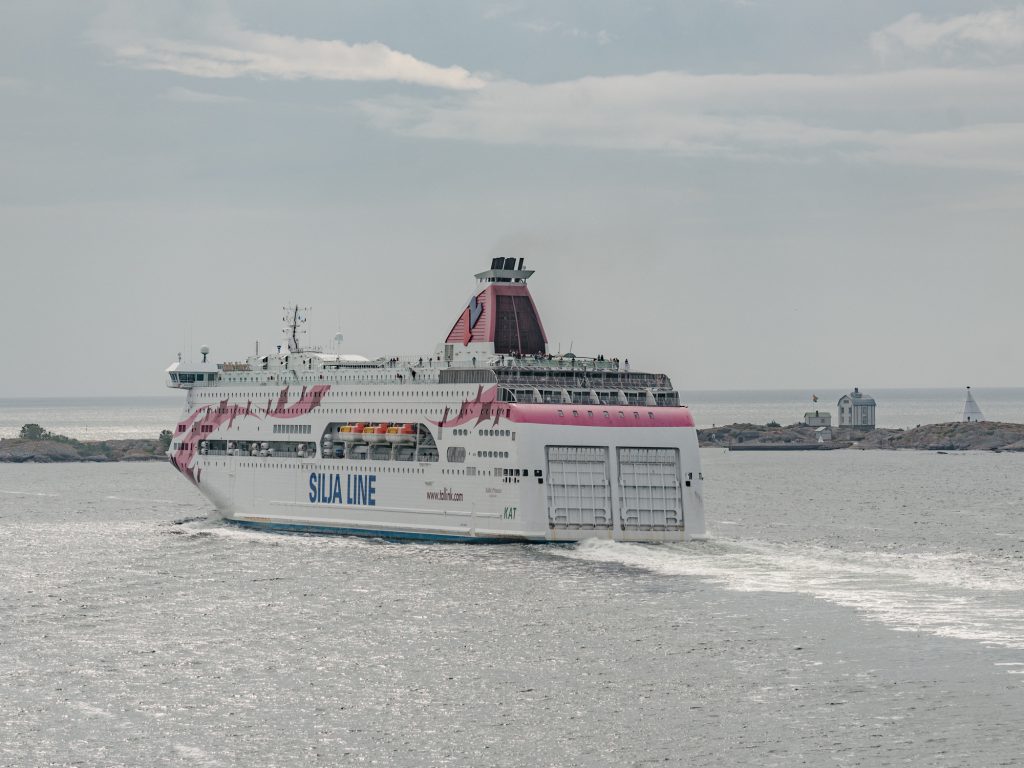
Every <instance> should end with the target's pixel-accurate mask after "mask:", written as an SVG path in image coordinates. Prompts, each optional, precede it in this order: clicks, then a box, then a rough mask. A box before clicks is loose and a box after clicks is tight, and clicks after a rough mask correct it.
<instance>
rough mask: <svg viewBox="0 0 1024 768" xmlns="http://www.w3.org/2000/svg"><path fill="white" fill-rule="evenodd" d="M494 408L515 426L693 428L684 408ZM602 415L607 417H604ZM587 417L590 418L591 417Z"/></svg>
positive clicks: (551, 405)
mask: <svg viewBox="0 0 1024 768" xmlns="http://www.w3.org/2000/svg"><path fill="white" fill-rule="evenodd" d="M498 407H500V408H502V409H503V410H506V414H505V417H506V418H507V419H508V420H509V421H512V422H516V423H519V424H558V425H560V426H563V427H692V426H693V425H694V422H693V414H692V413H690V409H689V408H686V407H685V406H679V407H664V406H661V407H658V406H638V405H580V404H578V403H577V404H575V405H570V404H561V405H560V404H548V403H545V404H543V405H542V404H529V403H523V404H517V403H510V404H508V405H505V404H502V405H500V406H498ZM606 413H607V414H608V415H607V416H605V414H606ZM620 413H621V414H622V416H621V417H620V416H619V414H620ZM559 414H562V415H559ZM573 414H576V415H575V416H574V415H573ZM589 414H593V416H591V415H589Z"/></svg>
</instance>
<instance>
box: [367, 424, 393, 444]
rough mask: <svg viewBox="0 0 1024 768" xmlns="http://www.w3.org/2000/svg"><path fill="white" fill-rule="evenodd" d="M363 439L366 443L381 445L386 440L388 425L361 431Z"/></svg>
mask: <svg viewBox="0 0 1024 768" xmlns="http://www.w3.org/2000/svg"><path fill="white" fill-rule="evenodd" d="M363 439H364V440H366V442H368V443H383V442H384V441H386V440H387V439H388V425H387V424H378V425H377V426H376V427H367V428H366V429H364V430H363Z"/></svg>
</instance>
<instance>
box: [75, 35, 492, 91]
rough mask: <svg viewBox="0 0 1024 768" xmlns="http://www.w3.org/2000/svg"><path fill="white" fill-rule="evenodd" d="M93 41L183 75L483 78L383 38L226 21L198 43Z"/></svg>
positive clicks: (475, 82)
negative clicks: (324, 36)
mask: <svg viewBox="0 0 1024 768" xmlns="http://www.w3.org/2000/svg"><path fill="white" fill-rule="evenodd" d="M94 39H95V40H96V41H97V42H99V43H100V44H101V45H103V46H104V47H106V48H107V49H108V50H109V51H110V53H111V54H112V55H113V56H114V57H115V58H116V59H117V60H119V61H120V62H122V63H124V64H126V65H128V66H133V67H137V68H139V69H151V70H163V71H167V72H176V73H178V74H181V75H186V76H189V77H201V78H235V77H247V76H249V77H264V78H273V79H280V80H298V79H311V80H350V81H355V80H360V81H395V82H401V83H412V84H415V85H424V86H431V87H435V88H445V89H451V90H472V89H475V88H480V87H482V86H483V85H484V80H483V79H482V78H480V77H478V76H475V75H473V74H471V73H470V72H469V71H468V70H466V69H464V68H462V67H458V66H450V67H439V66H435V65H433V64H429V63H427V62H424V61H421V60H419V59H417V58H416V57H414V56H411V55H410V54H407V53H402V52H400V51H396V50H393V49H391V48H389V47H388V46H386V45H384V44H383V43H379V42H372V43H355V44H349V43H346V42H343V41H341V40H318V39H314V38H308V37H292V36H289V35H277V34H270V33H265V32H253V31H250V30H245V29H241V28H240V27H238V26H237V24H235V23H234V22H232V21H230V20H229V21H227V22H224V21H223V20H221V23H218V24H209V25H207V29H205V30H204V32H203V39H198V40H197V39H183V38H167V37H139V38H135V37H133V36H132V35H131V34H130V33H126V32H124V31H122V32H118V33H113V32H111V31H109V30H107V31H100V32H97V33H96V34H95V35H94Z"/></svg>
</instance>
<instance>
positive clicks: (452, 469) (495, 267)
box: [166, 258, 705, 543]
mask: <svg viewBox="0 0 1024 768" xmlns="http://www.w3.org/2000/svg"><path fill="white" fill-rule="evenodd" d="M533 274H534V273H533V271H532V270H528V269H525V268H524V264H523V259H519V260H518V263H517V261H516V259H508V258H497V259H493V260H492V262H491V265H490V269H487V270H485V271H483V272H480V273H479V274H477V275H476V287H475V290H473V292H472V295H471V297H470V299H469V301H468V304H467V305H466V306H465V307H464V308H463V309H462V311H461V313H460V314H459V316H458V319H456V320H455V323H454V324H453V325H452V327H451V330H450V331H449V332H448V334H447V337H446V338H445V339H444V341H443V342H441V343H440V344H438V345H437V347H436V349H435V350H434V351H433V352H432V353H430V354H425V355H422V356H421V355H414V356H394V357H392V356H385V357H378V358H374V359H370V358H366V357H362V356H359V355H351V354H338V353H336V352H335V353H330V352H325V351H323V350H322V349H319V348H312V347H308V346H305V345H303V344H302V343H300V339H301V337H302V323H303V321H304V317H303V314H302V310H300V308H298V307H291V308H289V309H288V310H287V314H286V317H285V320H286V322H287V326H288V327H287V328H286V329H285V330H286V334H287V344H286V345H285V344H282V346H279V347H277V350H276V352H272V353H270V354H263V355H260V354H259V352H257V354H256V355H254V356H251V357H249V358H248V359H247V360H245V362H225V363H214V362H207V357H208V355H209V350H208V349H207V348H206V347H203V348H202V350H201V352H202V362H201V363H195V364H190V363H186V362H182V361H181V360H180V356H179V361H178V362H176V363H174V364H172V365H171V366H170V367H169V368H168V369H167V371H166V374H167V385H168V386H169V387H174V388H178V389H184V390H186V391H187V398H186V402H185V408H184V410H183V412H182V415H181V417H180V421H179V423H178V424H177V425H176V427H175V429H174V431H173V438H172V441H171V445H170V449H169V451H168V455H169V458H170V461H171V464H172V465H173V466H174V467H175V469H177V470H178V471H179V472H180V473H181V474H182V475H184V476H185V477H186V478H187V479H188V480H189V481H190V482H191V483H193V484H194V485H195V487H196V488H197V489H198V490H199V492H200V493H202V494H203V495H204V496H205V497H206V498H207V499H209V501H210V502H211V503H212V505H213V507H214V511H213V512H212V513H211V516H214V515H216V516H218V517H220V518H222V519H223V520H224V521H226V522H228V523H233V524H237V525H242V526H248V527H253V528H261V529H269V530H281V531H296V532H306V533H337V534H352V535H362V536H376V537H395V538H405V539H427V540H445V541H458V542H486V543H498V542H573V541H579V540H581V539H587V538H601V539H609V540H615V541H639V542H672V541H681V540H684V539H692V538H703V537H704V535H705V528H704V503H703V495H702V485H703V476H702V474H701V470H700V455H699V451H698V448H697V433H696V429H695V427H694V422H693V417H692V416H691V414H690V411H689V410H688V409H687V408H686V407H685V406H683V405H680V402H679V393H678V392H677V391H676V390H675V389H674V388H673V386H672V382H671V381H670V380H669V378H668V376H666V375H665V374H663V373H645V372H643V371H638V370H630V366H629V364H628V361H627V360H626V359H625V357H623V358H622V359H621V360H620V359H618V358H613V359H607V358H605V357H604V356H603V355H598V356H596V357H584V356H581V355H573V354H572V353H569V354H552V353H551V351H550V349H549V347H548V341H547V336H546V335H545V332H544V326H543V325H542V324H541V320H540V315H539V314H538V312H537V307H536V305H535V304H534V301H533V298H532V296H531V295H530V290H529V288H528V287H527V281H528V280H529V279H530V277H531V276H532V275H533Z"/></svg>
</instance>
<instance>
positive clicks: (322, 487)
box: [309, 472, 377, 507]
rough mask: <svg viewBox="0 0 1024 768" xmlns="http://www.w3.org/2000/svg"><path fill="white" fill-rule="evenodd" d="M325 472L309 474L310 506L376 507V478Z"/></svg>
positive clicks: (374, 476)
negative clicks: (346, 505)
mask: <svg viewBox="0 0 1024 768" xmlns="http://www.w3.org/2000/svg"><path fill="white" fill-rule="evenodd" d="M344 477H345V479H344V480H342V475H340V474H337V473H335V474H329V473H326V472H310V473H309V501H310V503H311V504H348V505H350V506H358V507H375V506H377V499H376V494H377V476H376V475H353V474H348V475H345V476H344Z"/></svg>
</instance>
